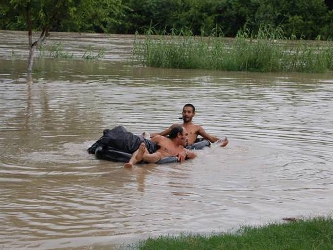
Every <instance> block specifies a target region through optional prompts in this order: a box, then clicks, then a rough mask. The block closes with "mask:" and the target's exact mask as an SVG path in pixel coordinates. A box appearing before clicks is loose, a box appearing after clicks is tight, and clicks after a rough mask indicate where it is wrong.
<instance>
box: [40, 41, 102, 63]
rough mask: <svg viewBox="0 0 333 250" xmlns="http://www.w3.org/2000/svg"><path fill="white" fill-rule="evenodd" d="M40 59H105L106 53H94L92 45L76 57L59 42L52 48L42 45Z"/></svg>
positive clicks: (99, 51) (100, 51)
mask: <svg viewBox="0 0 333 250" xmlns="http://www.w3.org/2000/svg"><path fill="white" fill-rule="evenodd" d="M38 52H39V54H38V56H39V57H49V58H64V59H80V58H82V59H87V60H94V59H102V58H103V57H104V54H105V51H104V50H102V49H100V50H98V51H97V52H96V51H94V49H93V47H92V46H91V45H90V46H89V47H88V48H87V49H86V50H85V51H84V53H83V55H82V56H81V57H80V56H75V55H74V53H69V52H67V51H66V50H65V49H64V46H63V43H62V42H57V43H55V44H53V45H51V46H50V47H46V46H45V45H43V44H42V45H40V46H39V47H38Z"/></svg>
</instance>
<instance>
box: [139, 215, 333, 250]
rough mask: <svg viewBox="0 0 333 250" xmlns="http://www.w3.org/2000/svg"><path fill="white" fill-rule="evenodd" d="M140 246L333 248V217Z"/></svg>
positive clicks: (168, 248) (172, 248) (259, 249)
mask: <svg viewBox="0 0 333 250" xmlns="http://www.w3.org/2000/svg"><path fill="white" fill-rule="evenodd" d="M139 249H141V250H146V249H147V250H148V249H149V250H153V249H159V250H163V249H165V250H178V249H179V250H183V249H187V250H192V249H193V250H200V249H207V250H208V249H228V250H233V249H235V250H241V249H244V250H249V249H257V250H267V249H270V250H275V249H276V250H281V249H288V250H290V249H302V250H307V249H309V250H310V249H311V250H312V249H321V250H323V249H327V250H328V249H333V219H332V218H331V217H328V218H323V217H320V218H312V219H306V220H295V221H293V220H291V221H290V222H287V223H282V224H269V225H266V226H263V227H242V228H241V229H239V230H238V231H237V232H235V233H224V234H220V235H211V236H202V235H183V236H180V237H159V238H156V239H148V240H146V241H144V242H141V243H140V246H139Z"/></svg>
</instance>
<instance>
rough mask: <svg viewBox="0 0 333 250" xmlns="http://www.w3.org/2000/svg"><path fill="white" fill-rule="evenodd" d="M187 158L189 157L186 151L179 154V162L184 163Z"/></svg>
mask: <svg viewBox="0 0 333 250" xmlns="http://www.w3.org/2000/svg"><path fill="white" fill-rule="evenodd" d="M186 156H187V153H186V149H184V151H182V152H180V153H178V154H177V160H178V161H179V162H183V161H185V160H186Z"/></svg>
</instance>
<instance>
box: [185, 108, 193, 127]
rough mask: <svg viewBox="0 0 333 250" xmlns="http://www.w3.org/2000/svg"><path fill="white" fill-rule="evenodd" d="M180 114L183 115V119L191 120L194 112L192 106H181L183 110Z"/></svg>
mask: <svg viewBox="0 0 333 250" xmlns="http://www.w3.org/2000/svg"><path fill="white" fill-rule="evenodd" d="M182 116H183V121H184V122H185V123H186V122H191V121H192V118H193V116H194V112H193V109H192V107H184V108H183V112H182Z"/></svg>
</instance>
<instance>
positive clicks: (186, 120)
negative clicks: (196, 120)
mask: <svg viewBox="0 0 333 250" xmlns="http://www.w3.org/2000/svg"><path fill="white" fill-rule="evenodd" d="M190 121H192V118H191V117H186V116H183V122H184V123H188V122H190Z"/></svg>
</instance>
